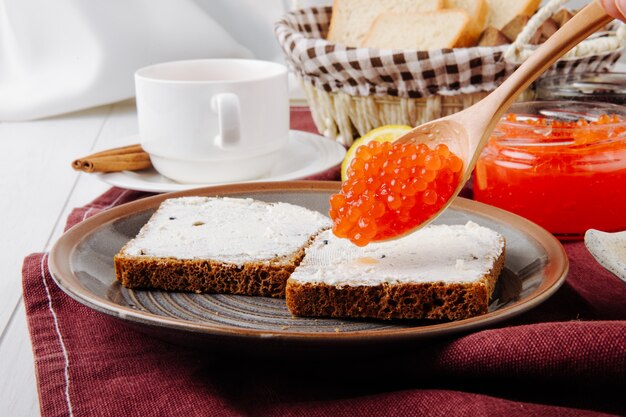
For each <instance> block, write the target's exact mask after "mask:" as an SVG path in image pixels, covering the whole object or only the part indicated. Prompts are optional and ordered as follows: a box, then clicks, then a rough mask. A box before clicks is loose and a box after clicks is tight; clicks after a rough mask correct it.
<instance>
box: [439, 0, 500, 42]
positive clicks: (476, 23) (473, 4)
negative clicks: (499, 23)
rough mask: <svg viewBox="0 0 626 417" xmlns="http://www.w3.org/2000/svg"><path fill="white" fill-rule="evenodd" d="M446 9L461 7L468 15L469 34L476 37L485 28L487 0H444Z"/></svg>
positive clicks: (487, 13)
mask: <svg viewBox="0 0 626 417" xmlns="http://www.w3.org/2000/svg"><path fill="white" fill-rule="evenodd" d="M444 7H445V8H446V9H463V10H465V11H466V12H467V13H468V14H469V15H470V36H471V37H473V38H474V39H475V40H477V39H478V37H479V36H480V34H481V32H482V31H483V30H484V29H485V28H486V25H487V17H488V16H489V4H488V3H487V0H445V1H444Z"/></svg>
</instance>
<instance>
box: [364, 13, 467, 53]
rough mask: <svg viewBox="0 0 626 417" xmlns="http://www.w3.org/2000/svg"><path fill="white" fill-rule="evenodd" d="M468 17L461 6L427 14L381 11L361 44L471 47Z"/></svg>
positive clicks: (411, 47)
mask: <svg viewBox="0 0 626 417" xmlns="http://www.w3.org/2000/svg"><path fill="white" fill-rule="evenodd" d="M469 25H470V17H469V15H468V14H467V12H466V11H465V10H462V9H445V10H438V11H435V12H426V13H419V14H417V13H412V14H409V13H404V14H399V13H383V14H381V15H380V16H378V18H376V20H375V21H374V23H373V24H372V28H371V29H370V31H369V32H368V33H367V35H366V36H365V37H364V38H363V41H362V42H361V46H362V47H366V48H383V49H418V50H423V51H427V50H433V49H441V48H454V47H462V46H470V45H473V44H474V40H475V39H472V38H471V37H470V36H469V32H468V30H469Z"/></svg>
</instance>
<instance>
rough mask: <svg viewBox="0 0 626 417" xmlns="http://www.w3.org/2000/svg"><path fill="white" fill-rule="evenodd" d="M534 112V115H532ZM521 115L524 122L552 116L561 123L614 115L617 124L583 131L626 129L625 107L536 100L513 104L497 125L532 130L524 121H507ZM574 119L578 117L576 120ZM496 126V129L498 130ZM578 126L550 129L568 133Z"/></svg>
mask: <svg viewBox="0 0 626 417" xmlns="http://www.w3.org/2000/svg"><path fill="white" fill-rule="evenodd" d="M523 109H529V110H530V111H522V110H523ZM533 112H534V113H533ZM511 113H513V114H516V115H517V114H523V115H524V116H526V118H525V119H524V120H528V119H530V118H533V116H536V117H534V118H536V119H539V118H541V119H553V118H554V116H561V117H562V119H561V120H563V121H570V122H572V121H576V120H580V118H586V119H588V121H595V120H597V118H599V117H600V116H601V115H603V114H609V115H616V116H618V117H619V118H620V121H619V122H617V123H603V124H597V125H587V126H584V128H585V129H590V130H595V129H606V128H607V127H616V126H625V127H626V107H624V106H620V105H617V104H611V103H602V102H577V101H568V100H537V101H523V102H518V103H514V104H513V105H512V106H511V107H510V108H509V110H508V111H507V112H506V113H505V115H504V116H503V117H502V118H501V119H500V121H499V122H498V125H507V126H515V127H520V128H526V129H529V128H533V127H536V126H533V125H529V124H528V123H524V121H512V120H507V119H506V117H507V115H508V114H511ZM576 117H578V118H577V119H576ZM498 125H496V129H497V128H498ZM579 128H580V126H571V127H565V126H558V127H552V129H558V130H559V131H568V130H572V129H579Z"/></svg>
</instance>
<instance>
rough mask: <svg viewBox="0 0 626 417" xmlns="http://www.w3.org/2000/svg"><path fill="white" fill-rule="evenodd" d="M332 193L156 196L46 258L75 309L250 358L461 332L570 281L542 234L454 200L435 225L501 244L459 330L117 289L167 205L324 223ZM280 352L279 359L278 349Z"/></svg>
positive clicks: (71, 234)
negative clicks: (263, 212)
mask: <svg viewBox="0 0 626 417" xmlns="http://www.w3.org/2000/svg"><path fill="white" fill-rule="evenodd" d="M337 189H338V184H337V183H331V182H313V181H301V182H298V181H295V182H275V183H256V184H239V185H230V186H219V187H209V188H200V189H196V190H189V191H184V192H178V193H171V194H162V195H158V196H155V197H150V198H146V199H142V200H139V201H136V202H132V203H129V204H125V205H123V206H119V207H116V208H113V209H111V210H108V211H106V212H104V213H101V214H99V215H96V216H94V217H92V218H90V219H88V220H86V221H84V222H82V223H80V224H79V225H77V226H75V227H73V228H72V229H70V230H69V231H67V232H66V233H65V234H64V235H63V236H62V237H61V238H60V239H59V241H58V242H57V243H56V244H55V246H54V247H53V249H52V251H51V254H50V258H49V259H50V261H49V266H50V271H51V272H52V276H53V277H54V279H55V281H56V283H57V284H58V286H59V287H60V288H61V289H62V290H63V291H65V292H66V293H67V294H68V295H70V296H71V297H72V298H74V299H75V300H77V301H79V302H81V303H83V304H85V305H86V306H88V307H91V308H93V309H95V310H97V311H100V312H103V313H105V314H108V315H111V316H113V317H116V318H118V319H121V320H122V321H123V322H124V323H127V324H131V325H133V326H135V327H137V328H138V329H140V330H143V331H145V332H149V333H152V334H154V335H157V336H160V337H164V338H168V339H170V340H174V341H177V342H182V343H188V344H193V345H199V344H203V345H209V346H221V347H228V348H229V349H232V348H242V349H247V350H263V349H264V348H270V349H273V350H276V348H285V347H287V348H289V349H293V348H295V347H298V348H305V349H307V348H314V349H319V348H325V347H333V348H337V347H354V346H355V345H360V346H364V345H365V346H370V347H371V346H377V347H381V346H391V345H394V344H395V345H397V344H399V343H400V344H405V345H406V344H407V342H410V341H416V340H423V339H425V338H432V337H435V336H443V335H450V334H455V333H459V332H468V331H472V330H475V329H479V328H482V327H485V326H489V325H493V324H495V323H498V322H501V321H502V320H505V319H508V318H511V317H513V316H515V315H518V314H520V313H522V312H524V311H527V310H529V309H531V308H533V307H535V306H537V305H538V304H540V303H542V302H543V301H545V300H546V299H548V297H550V296H551V295H552V294H553V293H554V292H555V291H556V290H557V289H558V287H559V286H560V285H561V284H562V282H563V280H564V279H565V276H566V274H567V268H568V263H567V257H566V255H565V252H564V250H563V247H562V246H561V244H560V243H559V242H558V241H557V240H556V239H555V238H554V237H553V236H552V235H551V234H549V233H548V232H546V231H545V230H543V229H542V228H540V227H539V226H536V225H535V224H533V223H531V222H529V221H527V220H525V219H523V218H521V217H518V216H516V215H513V214H511V213H508V212H505V211H502V210H499V209H496V208H494V207H490V206H487V205H484V204H480V203H477V202H474V201H470V200H465V199H461V198H459V199H457V200H456V201H455V202H454V203H453V204H452V205H451V206H450V207H449V208H448V209H447V210H446V211H445V212H444V213H443V214H442V215H441V216H440V217H439V218H438V219H437V220H436V222H438V223H447V224H464V223H465V222H467V221H468V220H472V221H474V222H476V223H479V224H481V225H484V226H487V227H490V228H492V229H494V230H496V231H498V232H500V233H501V234H503V235H504V236H505V238H506V242H507V249H506V261H505V271H504V273H503V274H502V276H501V278H500V280H499V282H498V286H497V288H496V292H495V294H494V297H493V300H492V302H491V305H490V311H489V313H488V314H485V315H483V316H479V317H474V318H471V319H467V320H461V321H456V322H429V321H374V320H337V319H313V318H295V317H292V316H291V314H290V313H289V311H288V310H287V307H286V305H285V302H284V300H279V299H270V298H261V297H245V296H232V295H207V294H203V295H199V294H187V293H167V292H160V291H133V290H127V289H125V288H123V287H121V286H120V285H119V284H118V283H117V282H116V281H115V274H114V270H113V256H114V255H115V253H117V252H118V251H119V249H120V248H121V247H122V246H123V245H124V244H125V243H126V242H127V241H128V240H130V239H131V238H132V237H134V236H135V234H136V233H137V232H138V230H139V228H140V227H141V226H142V225H143V224H144V223H145V222H146V221H147V220H148V218H149V216H150V215H151V214H152V213H153V212H154V210H155V209H156V207H158V205H159V204H160V202H161V201H163V200H164V199H166V198H169V197H173V196H183V195H228V196H234V197H252V198H256V199H259V200H264V201H284V202H289V203H293V204H298V205H301V206H304V207H308V208H310V209H313V210H318V211H320V212H322V213H326V212H327V210H328V198H329V196H330V194H331V193H333V192H336V190H337ZM279 350H280V349H279Z"/></svg>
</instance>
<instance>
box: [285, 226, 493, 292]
mask: <svg viewBox="0 0 626 417" xmlns="http://www.w3.org/2000/svg"><path fill="white" fill-rule="evenodd" d="M504 244H505V243H504V238H503V237H502V235H500V234H499V233H497V232H495V231H493V230H491V229H488V228H486V227H482V226H479V225H478V224H476V223H473V222H468V223H467V224H465V225H434V226H428V227H426V228H424V229H420V230H418V231H416V232H415V233H411V234H409V235H407V236H404V237H402V238H400V239H396V240H391V241H386V242H380V243H370V244H369V245H367V246H365V247H358V246H355V245H353V244H352V243H350V242H349V241H348V240H347V239H339V238H337V237H335V236H334V235H333V234H332V232H331V231H325V232H323V233H320V234H319V235H318V237H317V238H316V239H315V241H314V242H313V243H312V245H311V246H309V248H307V250H306V255H305V257H304V259H303V261H302V263H301V264H300V266H298V267H297V268H296V270H295V271H294V272H293V274H292V275H291V278H290V279H292V280H296V281H297V282H299V283H313V284H315V283H324V284H327V285H334V286H361V285H380V284H382V283H389V284H402V283H421V282H444V283H451V282H471V281H475V280H478V279H480V278H482V277H483V276H484V275H486V274H487V273H488V272H489V271H490V270H491V268H492V267H493V264H494V262H495V260H496V259H497V258H498V257H499V256H500V255H501V254H502V251H503V250H504Z"/></svg>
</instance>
